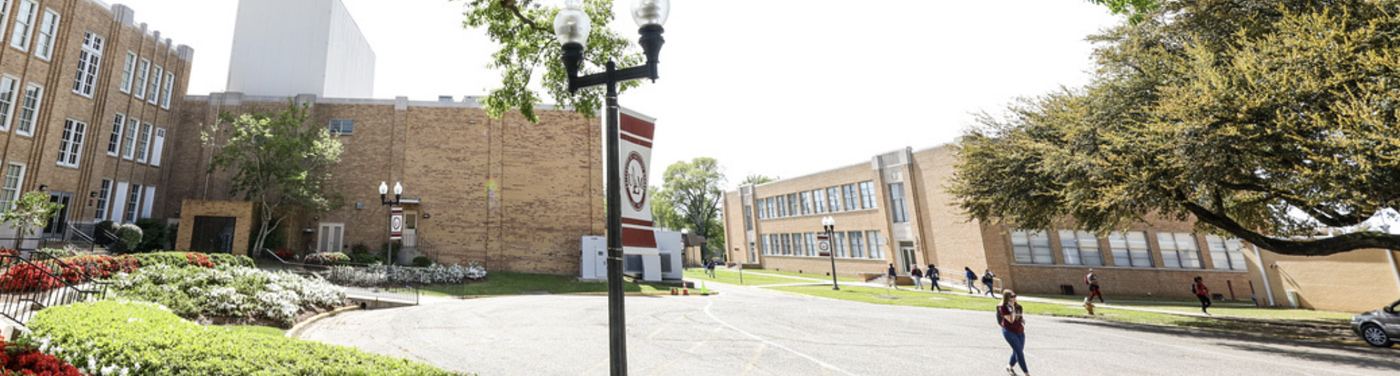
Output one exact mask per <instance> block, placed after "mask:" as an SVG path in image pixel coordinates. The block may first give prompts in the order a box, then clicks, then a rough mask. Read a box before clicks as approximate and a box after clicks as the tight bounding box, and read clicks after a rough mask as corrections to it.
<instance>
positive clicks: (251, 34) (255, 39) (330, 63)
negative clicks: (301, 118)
mask: <svg viewBox="0 0 1400 376" xmlns="http://www.w3.org/2000/svg"><path fill="white" fill-rule="evenodd" d="M374 61H375V55H374V50H373V49H372V48H370V45H369V41H368V40H366V39H365V36H364V34H363V33H361V32H360V27H359V26H358V25H356V24H355V19H354V18H352V17H351V16H350V11H349V10H348V9H346V8H345V3H343V2H341V0H240V1H239V3H238V20H237V22H236V23H235V26H234V34H233V51H232V54H231V58H230V59H229V72H228V91H231V92H240V93H245V94H248V95H270V96H284V97H292V96H296V95H297V94H315V95H316V96H317V97H322V98H370V97H372V96H373V94H374Z"/></svg>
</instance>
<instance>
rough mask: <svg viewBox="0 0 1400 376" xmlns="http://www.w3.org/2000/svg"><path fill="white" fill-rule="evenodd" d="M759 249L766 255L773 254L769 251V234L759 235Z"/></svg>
mask: <svg viewBox="0 0 1400 376" xmlns="http://www.w3.org/2000/svg"><path fill="white" fill-rule="evenodd" d="M758 249H759V252H763V254H764V255H771V254H772V253H769V251H768V235H759V236H758Z"/></svg>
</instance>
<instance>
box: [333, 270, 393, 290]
mask: <svg viewBox="0 0 1400 376" xmlns="http://www.w3.org/2000/svg"><path fill="white" fill-rule="evenodd" d="M326 279H327V280H330V281H331V282H334V283H336V284H341V285H346V286H361V287H370V286H379V285H383V284H385V283H387V282H389V274H388V273H385V272H384V271H370V270H368V269H365V268H353V267H349V266H332V267H331V269H330V271H329V273H326Z"/></svg>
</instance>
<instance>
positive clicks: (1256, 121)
mask: <svg viewBox="0 0 1400 376" xmlns="http://www.w3.org/2000/svg"><path fill="white" fill-rule="evenodd" d="M1398 3H1400V1H1395V0H1374V1H1361V0H1351V1H1342V0H1338V1H1302V0H1284V1H1268V0H1183V1H1163V2H1160V4H1158V8H1159V9H1157V10H1155V11H1153V12H1151V13H1148V14H1146V17H1144V18H1143V19H1142V20H1141V22H1137V23H1129V22H1125V23H1124V24H1123V25H1121V26H1118V27H1115V28H1113V29H1110V30H1108V31H1106V32H1104V33H1102V34H1100V35H1096V36H1093V37H1091V40H1094V41H1096V42H1098V47H1097V48H1096V51H1095V54H1094V57H1095V61H1096V68H1097V69H1096V74H1095V77H1094V80H1093V81H1092V83H1090V84H1089V85H1087V86H1085V87H1082V88H1072V89H1063V90H1061V91H1058V92H1054V93H1050V94H1046V95H1044V96H1041V97H1037V98H1032V99H1025V100H1022V101H1020V102H1019V103H1017V104H1015V105H1013V106H1010V108H1009V115H1008V116H1006V117H1004V118H994V117H992V116H987V115H983V116H981V117H980V120H979V126H978V127H975V128H974V129H972V130H970V131H969V132H968V133H967V134H966V135H965V137H964V138H963V140H962V142H960V144H959V146H958V148H959V149H958V158H959V161H958V163H957V166H956V168H957V172H956V174H955V177H954V181H953V184H952V185H951V186H950V187H949V190H950V192H951V193H953V194H954V195H956V196H957V197H959V200H960V202H959V204H960V206H961V207H962V208H963V209H964V210H966V211H967V212H968V213H969V214H970V215H971V216H972V217H973V218H975V219H978V220H984V221H994V222H1001V223H1013V224H1015V225H1017V226H1019V227H1021V228H1029V229H1049V228H1051V227H1053V226H1054V223H1056V222H1057V221H1060V220H1064V219H1072V220H1073V222H1074V223H1076V225H1077V226H1079V227H1080V228H1082V229H1085V230H1090V231H1095V232H1099V233H1106V232H1109V231H1114V230H1119V229H1122V228H1124V227H1126V226H1128V225H1129V224H1131V223H1134V222H1140V221H1143V220H1145V219H1146V218H1149V217H1154V216H1156V217H1165V218H1171V219H1178V220H1188V219H1191V218H1194V219H1195V220H1196V221H1197V228H1198V229H1199V230H1202V231H1207V232H1213V233H1219V234H1229V235H1233V236H1236V237H1239V238H1241V239H1244V240H1246V241H1248V242H1250V243H1253V244H1255V245H1258V246H1259V247H1261V248H1265V249H1268V250H1271V251H1274V252H1277V253H1281V254H1289V255H1328V254H1335V253H1340V252H1346V251H1351V250H1357V249H1364V248H1392V249H1396V248H1400V236H1396V235H1391V234H1388V233H1384V232H1381V231H1376V230H1375V229H1374V228H1375V227H1374V226H1372V225H1373V224H1375V223H1376V222H1377V221H1376V220H1374V219H1376V218H1375V217H1378V216H1394V215H1395V214H1394V213H1395V210H1396V208H1397V206H1400V205H1398V204H1400V128H1397V122H1398V121H1400V4H1398Z"/></svg>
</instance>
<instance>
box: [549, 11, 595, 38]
mask: <svg viewBox="0 0 1400 376" xmlns="http://www.w3.org/2000/svg"><path fill="white" fill-rule="evenodd" d="M592 23H593V21H592V20H589V19H588V13H584V12H583V7H582V6H581V5H580V4H579V2H578V1H569V2H567V3H566V4H565V6H564V10H561V11H559V14H558V15H556V16H554V36H555V37H557V38H559V44H569V43H578V44H587V43H588V32H589V31H591V30H590V28H592Z"/></svg>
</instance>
